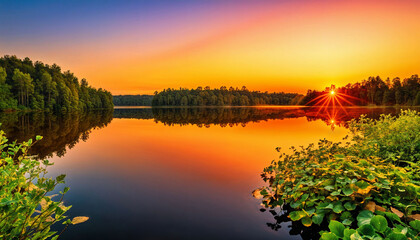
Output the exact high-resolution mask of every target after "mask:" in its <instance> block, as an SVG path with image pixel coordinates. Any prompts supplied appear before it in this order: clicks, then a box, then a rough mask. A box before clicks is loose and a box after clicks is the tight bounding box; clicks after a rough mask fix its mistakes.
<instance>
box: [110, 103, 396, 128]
mask: <svg viewBox="0 0 420 240" xmlns="http://www.w3.org/2000/svg"><path fill="white" fill-rule="evenodd" d="M400 110H401V108H393V107H388V108H382V107H378V108H366V107H365V108H318V107H213V108H212V107H207V108H198V107H197V108H194V107H192V108H117V109H115V111H114V118H134V119H154V120H155V122H156V123H163V124H164V125H167V126H175V125H179V126H185V125H196V126H198V127H207V128H208V127H211V126H221V127H227V126H229V127H235V126H242V127H245V126H246V125H247V124H249V123H258V122H261V121H268V120H274V119H279V120H282V119H288V118H301V117H306V119H307V120H308V121H316V120H322V121H324V122H325V123H326V124H327V125H328V126H331V128H332V129H334V128H335V127H337V126H340V127H347V122H348V121H350V120H351V119H354V118H359V117H360V115H362V114H363V115H367V116H368V117H370V118H374V119H376V118H379V116H380V115H381V114H392V115H396V114H398V113H399V112H400Z"/></svg>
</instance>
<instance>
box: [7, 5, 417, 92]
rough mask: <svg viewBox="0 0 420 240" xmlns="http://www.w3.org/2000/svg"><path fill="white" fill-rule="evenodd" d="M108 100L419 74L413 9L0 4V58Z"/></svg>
mask: <svg viewBox="0 0 420 240" xmlns="http://www.w3.org/2000/svg"><path fill="white" fill-rule="evenodd" d="M6 54H8V55H17V56H18V57H20V58H24V57H29V58H31V59H32V60H41V61H43V62H45V63H48V64H53V63H56V64H58V65H60V66H61V67H62V68H63V69H64V70H70V71H72V72H74V73H75V74H76V76H78V77H79V78H86V79H87V80H88V81H89V83H90V84H91V85H92V86H94V87H98V88H99V87H102V88H105V89H107V90H109V91H111V92H112V93H113V94H138V93H139V94H149V93H153V92H154V91H155V90H162V89H164V88H168V87H171V88H179V87H187V88H195V87H197V86H203V87H204V86H210V87H220V86H227V87H229V86H234V87H241V86H243V85H245V86H247V87H248V89H251V90H262V91H266V90H267V91H270V92H271V91H286V92H300V93H305V92H306V90H307V89H309V88H310V89H322V88H324V87H326V86H328V85H330V84H337V85H342V84H346V83H348V82H356V81H360V80H363V79H365V78H367V77H369V76H372V75H375V76H376V75H379V76H381V77H383V78H386V77H391V78H393V77H397V76H398V77H402V78H404V77H409V76H411V75H412V74H419V73H420V1H404V0H395V1H386V0H381V1H366V0H365V1H337V0H335V1H321V0H320V1H315V0H312V1H303V0H302V1H279V0H278V1H274V0H273V1H262V0H259V1H257V0H255V1H250V0H237V1H229V0H212V1H210V0H202V1H200V0H191V1H189V0H179V1H175V0H165V1H164V0H155V1H121V0H118V1H117V0H114V1H103V0H95V1H79V0H77V1H74V0H73V1H12V0H6V1H5V0H0V55H6Z"/></svg>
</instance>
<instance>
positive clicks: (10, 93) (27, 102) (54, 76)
mask: <svg viewBox="0 0 420 240" xmlns="http://www.w3.org/2000/svg"><path fill="white" fill-rule="evenodd" d="M112 107H113V104H112V95H111V93H110V92H108V91H106V90H103V89H101V88H99V89H95V88H93V87H91V86H89V84H88V82H87V81H86V79H82V80H81V81H80V82H79V79H78V78H77V77H75V76H74V75H73V73H71V72H70V71H65V72H62V70H61V68H60V67H59V66H57V65H56V64H53V65H51V66H50V65H47V64H44V63H42V62H39V61H36V62H35V63H33V62H32V61H31V60H30V59H29V58H25V59H19V58H17V57H16V56H8V55H6V56H4V57H2V58H0V111H4V110H10V109H32V110H41V109H46V110H54V111H60V112H68V111H74V110H89V109H96V108H112Z"/></svg>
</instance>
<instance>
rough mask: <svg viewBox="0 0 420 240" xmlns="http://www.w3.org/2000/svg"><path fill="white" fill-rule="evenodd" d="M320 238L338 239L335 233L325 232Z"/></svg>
mask: <svg viewBox="0 0 420 240" xmlns="http://www.w3.org/2000/svg"><path fill="white" fill-rule="evenodd" d="M319 240H338V238H337V236H335V234H334V233H323V234H322V235H321V238H320V239H319Z"/></svg>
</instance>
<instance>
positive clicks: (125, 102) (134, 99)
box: [113, 95, 153, 106]
mask: <svg viewBox="0 0 420 240" xmlns="http://www.w3.org/2000/svg"><path fill="white" fill-rule="evenodd" d="M152 100H153V95H114V96H113V102H114V105H115V106H152Z"/></svg>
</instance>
